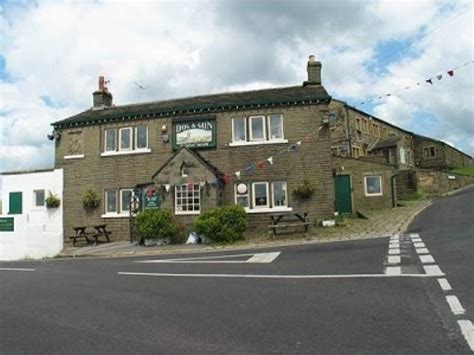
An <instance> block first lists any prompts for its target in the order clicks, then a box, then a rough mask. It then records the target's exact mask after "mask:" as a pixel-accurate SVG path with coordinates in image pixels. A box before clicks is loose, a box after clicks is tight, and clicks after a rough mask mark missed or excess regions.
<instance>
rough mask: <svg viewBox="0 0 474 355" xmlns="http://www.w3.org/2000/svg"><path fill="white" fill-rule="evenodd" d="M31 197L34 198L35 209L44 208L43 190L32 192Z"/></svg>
mask: <svg viewBox="0 0 474 355" xmlns="http://www.w3.org/2000/svg"><path fill="white" fill-rule="evenodd" d="M33 197H34V201H33V202H34V206H35V207H43V206H44V200H45V194H44V190H34V191H33Z"/></svg>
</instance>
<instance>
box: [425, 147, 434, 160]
mask: <svg viewBox="0 0 474 355" xmlns="http://www.w3.org/2000/svg"><path fill="white" fill-rule="evenodd" d="M423 155H424V156H425V158H433V157H435V156H436V151H435V148H434V147H426V148H423Z"/></svg>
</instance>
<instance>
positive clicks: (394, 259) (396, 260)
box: [388, 255, 401, 264]
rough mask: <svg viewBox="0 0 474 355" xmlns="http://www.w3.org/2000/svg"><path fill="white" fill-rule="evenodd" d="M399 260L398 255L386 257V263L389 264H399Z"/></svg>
mask: <svg viewBox="0 0 474 355" xmlns="http://www.w3.org/2000/svg"><path fill="white" fill-rule="evenodd" d="M400 262H401V258H400V256H398V255H390V256H389V257H388V263H389V264H400Z"/></svg>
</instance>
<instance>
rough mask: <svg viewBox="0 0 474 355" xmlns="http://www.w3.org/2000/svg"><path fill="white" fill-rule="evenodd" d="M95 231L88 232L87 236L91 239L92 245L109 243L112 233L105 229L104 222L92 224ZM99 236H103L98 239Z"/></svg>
mask: <svg viewBox="0 0 474 355" xmlns="http://www.w3.org/2000/svg"><path fill="white" fill-rule="evenodd" d="M94 229H95V232H94V233H92V234H90V235H89V237H90V238H91V239H92V240H93V242H94V246H96V245H97V243H110V235H111V234H112V232H111V231H108V230H107V225H106V224H99V225H97V226H94ZM100 238H105V239H104V240H100Z"/></svg>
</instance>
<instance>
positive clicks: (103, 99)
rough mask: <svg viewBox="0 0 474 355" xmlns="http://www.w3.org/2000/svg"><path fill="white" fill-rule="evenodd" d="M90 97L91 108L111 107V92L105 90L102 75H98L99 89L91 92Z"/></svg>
mask: <svg viewBox="0 0 474 355" xmlns="http://www.w3.org/2000/svg"><path fill="white" fill-rule="evenodd" d="M92 97H93V106H92V109H93V110H101V109H104V108H106V107H112V94H111V93H110V92H109V91H108V90H107V87H106V86H105V80H104V77H103V76H99V90H97V91H95V92H94V93H93V94H92Z"/></svg>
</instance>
